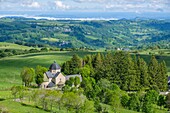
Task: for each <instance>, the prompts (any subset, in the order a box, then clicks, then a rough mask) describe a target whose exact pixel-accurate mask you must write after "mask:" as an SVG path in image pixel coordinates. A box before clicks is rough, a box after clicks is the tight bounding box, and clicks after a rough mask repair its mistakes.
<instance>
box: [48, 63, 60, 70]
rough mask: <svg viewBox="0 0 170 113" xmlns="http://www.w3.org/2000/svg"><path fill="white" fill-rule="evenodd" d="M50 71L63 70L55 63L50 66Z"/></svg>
mask: <svg viewBox="0 0 170 113" xmlns="http://www.w3.org/2000/svg"><path fill="white" fill-rule="evenodd" d="M49 69H50V70H57V69H61V67H60V66H59V65H58V64H57V63H56V62H55V61H54V63H53V64H51V65H50V68H49Z"/></svg>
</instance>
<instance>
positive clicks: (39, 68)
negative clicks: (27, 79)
mask: <svg viewBox="0 0 170 113" xmlns="http://www.w3.org/2000/svg"><path fill="white" fill-rule="evenodd" d="M46 71H47V68H45V67H42V66H39V65H38V66H37V67H36V69H35V74H36V76H35V82H36V84H37V85H38V86H40V85H41V83H42V82H43V79H44V73H45V72H46Z"/></svg>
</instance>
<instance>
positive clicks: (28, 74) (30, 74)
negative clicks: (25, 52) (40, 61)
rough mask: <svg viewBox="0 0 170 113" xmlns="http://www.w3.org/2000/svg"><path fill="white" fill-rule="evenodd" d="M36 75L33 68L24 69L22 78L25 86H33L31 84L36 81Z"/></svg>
mask: <svg viewBox="0 0 170 113" xmlns="http://www.w3.org/2000/svg"><path fill="white" fill-rule="evenodd" d="M34 75H35V71H34V69H33V68H28V67H25V68H23V69H22V71H21V74H20V76H21V78H22V82H23V83H24V85H25V86H30V85H31V82H33V79H34Z"/></svg>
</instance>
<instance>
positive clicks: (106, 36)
mask: <svg viewBox="0 0 170 113" xmlns="http://www.w3.org/2000/svg"><path fill="white" fill-rule="evenodd" d="M8 20H9V21H6V20H5V19H3V18H2V19H0V34H1V35H0V41H1V42H5V41H6V42H7V41H8V42H12V43H17V44H20V45H26V46H34V47H46V46H57V47H61V48H68V47H69V48H72V47H74V48H79V47H86V48H101V47H102V48H107V49H112V48H115V47H122V46H123V47H124V46H125V47H129V45H132V46H135V48H139V49H140V48H150V47H152V48H155V47H153V46H157V47H161V48H169V45H168V42H169V35H170V34H169V31H170V29H169V27H167V26H168V25H169V24H170V23H169V22H168V21H166V20H123V19H122V20H116V21H74V20H67V21H49V20H34V19H29V20H25V19H24V18H22V19H18V18H8ZM155 26H156V27H155ZM160 26H161V27H160ZM51 38H52V40H51Z"/></svg>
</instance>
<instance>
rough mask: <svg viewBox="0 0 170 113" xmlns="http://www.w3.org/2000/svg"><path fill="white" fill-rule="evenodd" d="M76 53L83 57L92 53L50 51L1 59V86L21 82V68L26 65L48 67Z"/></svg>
mask: <svg viewBox="0 0 170 113" xmlns="http://www.w3.org/2000/svg"><path fill="white" fill-rule="evenodd" d="M75 53H76V54H78V55H79V56H81V57H83V56H84V55H87V54H90V53H89V52H48V53H34V54H27V55H20V56H12V57H7V58H3V59H0V77H1V79H0V88H7V87H11V86H12V85H14V84H20V83H21V79H20V77H19V75H20V72H21V69H22V68H23V67H25V66H27V67H33V68H35V67H36V66H37V65H42V66H45V67H47V68H48V67H49V66H50V64H51V63H53V62H54V61H57V63H59V64H62V63H63V62H65V61H67V60H69V59H70V58H71V57H72V55H73V54H75Z"/></svg>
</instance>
